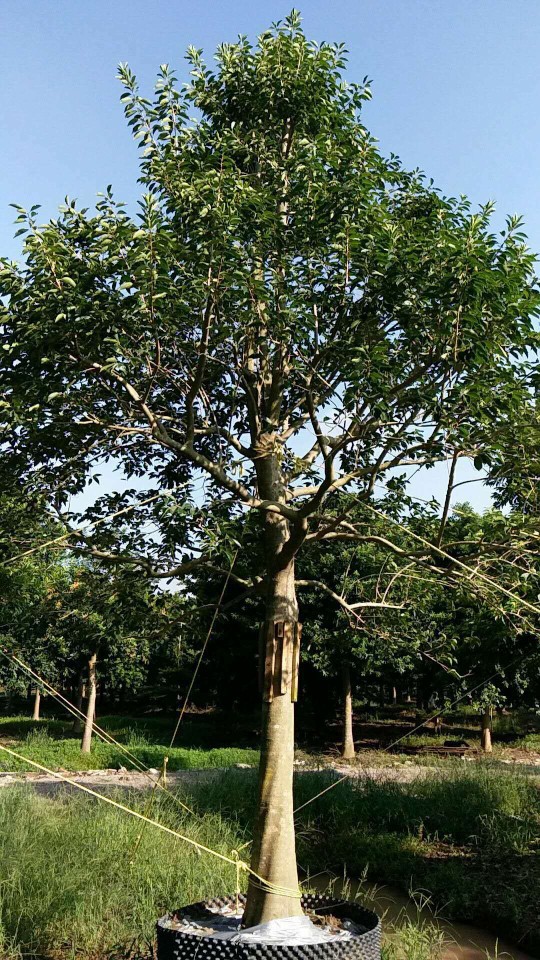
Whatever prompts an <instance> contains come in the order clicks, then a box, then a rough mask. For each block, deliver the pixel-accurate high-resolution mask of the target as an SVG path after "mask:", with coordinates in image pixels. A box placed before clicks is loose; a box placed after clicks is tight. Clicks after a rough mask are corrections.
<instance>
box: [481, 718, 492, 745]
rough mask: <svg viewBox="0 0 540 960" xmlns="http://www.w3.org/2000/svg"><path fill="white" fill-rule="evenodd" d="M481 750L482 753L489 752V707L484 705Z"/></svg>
mask: <svg viewBox="0 0 540 960" xmlns="http://www.w3.org/2000/svg"><path fill="white" fill-rule="evenodd" d="M482 750H483V751H484V753H491V752H492V751H493V747H492V745H491V707H486V709H485V710H484V712H483V714H482Z"/></svg>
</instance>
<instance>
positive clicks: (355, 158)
mask: <svg viewBox="0 0 540 960" xmlns="http://www.w3.org/2000/svg"><path fill="white" fill-rule="evenodd" d="M188 59H189V61H190V66H191V83H190V84H189V86H187V87H181V86H179V85H178V84H177V81H176V77H175V74H174V72H173V71H172V70H171V69H170V68H169V67H168V66H163V67H162V68H161V70H160V74H159V78H158V82H157V87H156V95H155V98H154V99H153V100H152V101H149V100H147V99H145V98H143V97H142V96H141V95H140V94H139V91H138V88H137V84H136V80H135V77H134V76H133V74H132V72H131V71H130V70H129V68H128V67H127V66H122V67H121V69H120V77H121V80H122V83H123V85H124V88H125V93H124V95H123V101H124V104H125V111H126V115H127V118H128V122H129V124H130V125H131V127H132V129H133V132H134V134H135V136H136V138H137V139H138V140H139V142H140V145H141V179H142V183H143V184H144V186H145V188H146V191H147V192H146V193H145V194H144V195H143V196H142V198H141V201H140V211H139V215H138V216H137V217H136V218H132V217H130V216H129V215H128V213H127V212H126V210H125V208H124V206H123V205H122V204H120V203H118V202H116V201H115V199H114V197H113V194H112V191H111V189H110V188H108V189H107V191H106V192H105V194H104V195H103V196H102V197H101V198H100V200H99V202H98V203H97V205H96V211H95V212H90V211H88V210H84V209H82V210H81V209H78V208H77V206H76V204H75V202H74V201H71V200H67V201H66V203H65V205H64V206H63V207H62V208H61V211H60V215H59V217H58V219H56V220H52V221H50V222H49V223H47V224H45V225H44V226H39V225H38V222H37V210H36V208H33V209H31V210H30V211H29V212H26V211H24V210H22V209H21V208H17V211H18V221H19V222H20V223H21V227H20V229H21V231H23V232H25V261H24V263H23V264H22V266H17V265H15V264H11V263H5V264H4V266H3V270H2V275H1V287H2V292H3V293H4V295H5V296H6V302H7V305H6V307H5V308H4V309H3V316H2V346H3V350H2V361H1V363H2V366H1V376H2V389H3V401H2V402H3V418H4V430H5V432H4V434H3V436H4V438H5V440H4V443H5V456H4V458H3V463H4V468H3V469H5V470H7V469H10V470H14V469H16V470H17V471H18V475H19V476H21V477H22V478H23V482H24V484H25V485H26V488H27V489H33V488H35V486H36V485H39V489H40V490H41V491H44V492H45V493H46V494H48V495H49V497H50V500H51V502H54V503H56V504H57V505H58V506H59V507H60V508H62V507H64V508H65V506H66V504H67V498H68V496H69V494H70V493H75V492H77V491H79V490H81V489H82V488H83V487H84V485H85V483H87V482H88V479H89V478H90V477H91V475H92V469H93V467H94V465H95V463H96V462H99V461H103V460H106V459H108V458H111V457H112V458H113V459H114V460H115V461H117V462H118V463H119V464H121V466H122V467H123V469H124V471H125V472H126V474H127V475H128V476H134V475H136V476H139V477H147V478H148V481H149V484H150V485H151V487H152V493H146V494H143V493H140V492H139V493H138V494H134V501H135V502H136V503H138V505H139V507H140V509H137V510H135V509H133V510H131V512H130V513H127V512H125V513H123V515H122V516H121V517H118V516H117V517H116V518H115V519H113V520H111V522H110V523H105V522H103V523H102V524H101V526H100V527H99V529H97V528H94V532H93V533H92V535H91V536H90V535H89V534H88V533H74V535H73V537H72V539H71V540H70V544H71V547H72V548H74V549H76V550H77V551H78V552H79V553H85V552H86V553H88V555H89V556H92V557H93V558H94V559H96V560H99V561H100V562H103V563H107V562H109V563H111V564H116V565H117V564H120V563H122V564H125V565H127V566H128V567H131V568H132V569H134V570H138V571H140V572H141V573H143V574H146V575H148V576H151V577H154V578H165V579H171V578H181V577H184V576H187V577H189V575H190V574H191V573H192V572H193V570H195V569H201V568H202V567H203V566H204V567H206V568H207V569H209V570H213V571H215V568H216V564H215V562H214V561H215V555H216V544H217V543H218V542H223V541H224V540H225V539H227V537H228V536H229V535H230V529H231V528H230V524H229V522H228V519H227V516H226V512H225V511H224V508H223V503H224V502H225V503H228V504H229V505H230V506H231V509H232V512H233V514H234V515H235V516H236V517H239V516H245V515H246V514H248V513H250V512H256V513H258V514H259V515H260V516H261V518H262V521H263V522H262V523H261V537H262V540H263V542H264V561H263V563H262V564H261V566H260V568H259V569H254V570H252V571H251V574H250V576H249V577H246V578H242V580H243V581H244V582H243V583H242V584H241V585H242V586H243V587H244V589H245V592H246V593H248V592H250V591H253V592H254V593H260V592H261V591H262V592H263V593H264V595H265V627H264V636H265V637H266V638H267V675H266V683H265V698H264V702H263V711H262V751H261V763H260V787H259V812H258V817H257V823H256V827H255V834H254V843H253V852H252V869H253V870H254V871H255V872H256V873H257V874H258V875H259V876H260V877H262V878H263V881H264V883H261V882H260V881H258V880H257V881H254V882H250V885H249V889H248V898H247V905H246V911H245V918H244V919H245V922H246V923H248V924H254V923H258V922H261V921H264V920H268V919H270V918H273V917H279V916H285V915H291V914H297V913H299V912H300V909H301V908H300V902H299V899H298V898H297V893H296V891H297V868H296V859H295V844H294V824H293V800H292V775H293V738H294V730H293V726H294V704H293V702H292V700H293V699H294V698H293V696H292V691H291V680H290V675H291V669H290V668H291V664H290V648H291V646H295V645H297V644H298V642H299V629H298V604H297V597H296V589H295V558H296V556H297V554H298V553H299V551H300V550H301V549H305V548H307V547H308V546H309V545H310V544H313V543H317V542H320V541H327V542H328V541H331V540H335V539H337V538H342V539H343V538H344V539H346V540H347V539H354V541H355V542H356V541H358V542H362V541H368V542H369V541H371V540H372V539H373V537H374V536H376V537H377V538H379V534H374V533H372V532H371V527H370V519H369V518H370V514H369V512H368V511H367V509H366V515H365V522H362V523H361V524H358V523H356V524H351V523H349V521H348V518H347V515H346V514H345V515H338V516H335V515H334V514H333V513H332V511H331V510H330V511H329V510H328V509H327V506H326V504H327V500H328V498H329V497H331V495H332V493H335V492H336V491H337V490H340V489H343V488H347V487H349V488H350V489H354V490H355V491H356V494H357V497H358V498H359V499H360V500H362V501H363V502H365V503H366V504H367V503H368V502H369V500H370V499H371V498H372V497H373V494H374V491H375V489H376V485H377V484H384V483H385V482H386V481H389V482H391V483H394V484H395V483H396V482H399V481H396V472H399V471H401V476H402V479H401V484H402V485H404V484H405V483H406V475H407V468H409V467H414V468H419V467H422V466H425V467H428V466H431V465H433V464H434V463H436V462H437V461H440V460H446V459H448V458H453V457H458V456H475V457H479V456H481V455H482V452H483V451H484V450H487V449H489V448H491V447H492V446H493V447H496V446H497V444H498V437H499V434H500V428H501V427H502V426H504V425H505V424H509V425H510V424H512V423H513V422H514V421H515V420H516V418H517V416H518V413H519V412H521V413H522V412H523V408H524V407H525V406H526V405H527V404H528V403H529V402H530V395H529V393H528V391H527V377H528V364H529V361H530V352H529V351H530V350H531V349H532V348H533V347H534V335H533V332H532V324H531V317H532V315H533V314H534V313H535V312H536V311H537V308H538V299H537V294H536V292H535V290H534V287H533V274H532V268H533V258H532V256H531V254H530V253H529V252H528V251H527V249H526V247H525V244H524V242H523V237H522V235H521V233H520V222H519V221H518V220H517V219H515V218H514V219H512V220H510V221H509V222H508V228H507V230H506V231H505V232H504V234H503V235H502V236H495V235H494V234H493V232H492V230H491V226H490V215H491V210H492V207H491V205H486V206H485V207H482V208H480V210H479V211H478V212H472V211H471V208H470V205H469V203H468V202H467V201H466V200H464V199H459V200H455V199H453V198H445V197H443V196H441V195H440V193H438V192H437V191H436V190H435V189H434V188H433V186H432V185H431V184H430V183H429V182H427V181H426V180H425V179H424V178H423V177H422V176H421V175H420V174H419V173H408V172H406V171H404V170H403V169H402V167H401V165H400V163H399V161H398V160H397V158H395V157H391V158H390V159H389V160H385V159H383V158H382V157H381V155H380V154H379V152H378V151H377V149H376V146H375V141H374V140H373V138H372V137H371V136H370V135H369V133H368V132H367V130H366V128H365V127H364V125H363V124H362V122H361V119H360V111H361V108H362V106H363V104H364V102H365V101H366V100H367V99H368V98H369V88H368V86H367V84H363V85H360V86H359V85H355V84H348V83H346V82H345V81H344V79H343V72H342V71H343V67H344V63H345V54H344V49H343V46H341V45H338V46H334V45H330V44H326V43H325V44H321V45H316V44H313V43H311V42H310V41H308V40H307V39H306V37H305V36H304V34H303V33H302V31H301V28H300V22H299V16H298V14H297V13H296V12H293V13H292V14H291V15H290V16H289V17H288V18H287V19H286V20H285V21H284V22H283V23H282V24H278V25H276V26H274V27H273V28H272V30H270V31H267V32H266V33H264V34H262V36H261V37H259V40H258V43H257V45H256V46H255V47H253V46H252V45H251V44H250V43H249V42H248V40H247V39H246V38H244V37H242V38H240V40H239V41H238V43H236V44H232V45H228V44H227V45H222V46H221V47H220V48H219V50H218V54H217V64H218V65H217V68H216V70H215V71H214V72H213V71H211V70H210V69H209V68H207V67H206V66H205V64H204V62H203V60H202V56H201V53H200V51H197V50H194V49H190V51H189V52H188ZM194 108H195V109H196V111H197V119H195V120H193V119H191V117H192V113H193V109H194ZM203 480H204V482H202V481H203ZM201 484H202V486H201ZM156 487H157V488H158V489H159V491H160V493H159V495H156V496H155V498H154V499H153V500H152V501H151V502H150V499H149V498H150V496H153V495H154V494H155V489H156ZM167 492H168V494H167ZM165 494H167V495H165ZM129 502H133V501H129V498H128V497H125V496H117V497H113V498H100V500H99V501H98V503H97V505H96V508H95V510H94V513H93V514H92V516H93V517H94V518H95V517H96V515H98V514H99V515H100V516H101V518H102V519H104V518H105V517H106V516H108V515H109V514H110V513H111V512H113V510H112V508H113V507H114V508H115V509H116V511H118V510H120V509H121V508H126V506H127V504H128V503H129ZM71 519H72V518H70V517H66V516H65V509H64V521H65V522H66V523H68V522H70V520H71ZM131 520H133V521H134V522H130V521H131ZM149 522H151V523H152V524H153V532H152V534H151V535H147V529H148V527H147V523H149ZM156 530H157V531H158V532H157V533H156ZM231 539H232V538H231ZM387 546H388V549H389V550H392V549H393V548H392V544H391V542H390V541H388V542H387ZM236 549H238V547H237V546H235V545H234V544H233V543H232V542H231V544H230V556H231V563H232V560H233V558H234V552H235V550H236ZM240 549H241V547H240ZM226 573H227V570H224V571H223V575H225V574H226ZM231 577H232V578H235V573H234V570H233V571H232V573H231ZM254 633H256V631H254ZM291 638H293V642H292V643H291V642H290V641H291ZM283 651H285V654H286V655H287V656H289V660H288V661H287V656H285V660H286V661H287V662H285V663H284V665H283V670H282V660H283Z"/></svg>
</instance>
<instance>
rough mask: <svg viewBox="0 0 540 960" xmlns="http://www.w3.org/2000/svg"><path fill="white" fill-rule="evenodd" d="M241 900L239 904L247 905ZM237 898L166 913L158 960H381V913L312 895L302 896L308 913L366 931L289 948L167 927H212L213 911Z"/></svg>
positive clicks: (160, 924)
mask: <svg viewBox="0 0 540 960" xmlns="http://www.w3.org/2000/svg"><path fill="white" fill-rule="evenodd" d="M245 899H246V898H245V897H244V896H243V895H240V897H239V902H240V903H241V904H244V903H245ZM235 902H236V897H234V896H232V897H217V898H216V899H215V900H201V901H200V902H199V903H193V904H191V906H188V907H182V908H181V909H180V910H176V911H175V912H174V913H173V914H167V916H165V917H162V918H161V920H158V923H157V960H380V956H381V921H380V919H379V917H378V916H377V914H375V913H372V912H371V910H365V909H364V908H363V907H361V906H359V905H358V904H357V903H354V902H351V901H348V900H338V899H336V898H334V897H325V896H319V895H314V896H312V895H311V894H308V895H306V896H305V897H302V907H303V909H304V911H305V912H306V913H315V914H319V915H321V916H324V914H329V913H331V914H332V916H334V917H337V918H338V919H340V920H345V919H349V920H352V921H353V922H354V923H356V924H358V925H359V926H361V927H363V928H364V932H363V933H361V934H359V935H358V936H355V937H351V939H350V940H341V941H340V940H335V941H334V942H329V943H311V944H294V945H291V946H287V945H286V944H274V943H231V941H230V940H216V939H214V938H213V937H201V936H199V935H198V934H193V933H184V932H183V931H182V930H175V929H174V928H171V927H168V926H166V925H165V922H166V921H167V920H171V919H175V918H181V917H184V916H185V917H191V918H193V919H195V918H196V919H197V920H200V919H208V923H209V925H210V923H211V921H212V918H213V917H214V916H215V914H213V913H212V912H211V908H214V910H215V909H216V908H219V907H223V906H226V905H231V906H232V905H234V904H235Z"/></svg>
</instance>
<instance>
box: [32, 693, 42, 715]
mask: <svg viewBox="0 0 540 960" xmlns="http://www.w3.org/2000/svg"><path fill="white" fill-rule="evenodd" d="M40 704H41V690H40V689H39V687H36V689H35V691H34V711H33V713H32V720H39V708H40Z"/></svg>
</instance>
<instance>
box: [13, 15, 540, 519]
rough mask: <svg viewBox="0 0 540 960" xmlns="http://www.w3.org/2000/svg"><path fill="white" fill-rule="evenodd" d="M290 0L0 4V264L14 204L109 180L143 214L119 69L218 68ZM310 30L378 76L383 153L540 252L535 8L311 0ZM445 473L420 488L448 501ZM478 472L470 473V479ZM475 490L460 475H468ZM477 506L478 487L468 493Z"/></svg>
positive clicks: (359, 72)
mask: <svg viewBox="0 0 540 960" xmlns="http://www.w3.org/2000/svg"><path fill="white" fill-rule="evenodd" d="M291 6H292V3H289V2H282V0H273V2H259V3H254V2H247V0H229V2H227V3H215V2H211V0H198V2H196V3H195V2H193V0H189V2H188V0H168V2H165V0H107V2H105V0H85V2H76V0H0V122H1V130H2V150H1V155H0V254H2V255H7V256H12V257H15V258H16V257H17V256H18V252H19V245H18V241H15V240H14V239H13V233H14V229H15V228H14V227H13V224H12V221H13V219H14V211H13V210H12V209H11V208H10V207H9V203H10V202H16V203H20V204H22V205H23V206H26V207H28V206H30V205H31V204H32V203H41V204H42V213H43V216H44V217H48V216H50V215H53V214H54V211H55V209H56V206H57V205H58V203H60V202H61V201H62V200H63V198H64V196H65V195H66V194H68V195H70V196H72V197H77V198H78V199H79V201H80V202H81V203H84V204H85V205H91V204H92V203H93V200H94V197H95V194H96V192H97V191H98V190H102V189H104V188H105V187H106V185H107V184H108V183H112V184H113V187H114V190H115V193H116V195H117V196H119V197H121V198H122V199H124V200H126V201H127V202H128V204H130V206H131V205H133V204H134V203H135V200H136V197H137V184H136V178H137V152H136V148H135V144H134V143H133V141H132V139H131V135H130V132H129V131H128V129H127V127H126V125H125V122H124V119H123V114H122V109H121V105H120V103H119V96H120V87H119V84H118V81H117V80H116V79H115V74H116V65H117V64H118V62H119V61H128V62H129V64H130V66H131V67H132V69H133V70H134V71H135V73H136V74H137V75H138V77H139V79H140V83H141V86H142V88H143V91H144V90H146V91H148V92H149V91H151V88H152V84H153V81H154V77H155V74H156V72H157V68H158V66H159V64H160V63H164V62H169V63H171V64H173V65H174V66H175V67H176V68H177V72H178V73H179V75H180V76H181V77H182V75H183V74H184V70H185V68H186V65H185V62H184V60H183V53H184V51H185V48H186V47H187V45H188V44H194V45H195V46H197V47H203V48H204V50H205V53H206V55H207V58H208V59H209V60H211V57H212V54H213V51H214V49H215V47H216V45H217V44H218V43H219V42H220V41H222V40H228V41H230V40H234V39H235V37H236V35H237V34H238V33H246V34H248V35H250V36H251V37H254V36H255V35H256V34H257V33H258V32H260V31H261V30H262V29H264V28H265V27H267V26H269V24H270V23H271V22H272V21H273V20H277V19H280V18H281V17H283V16H284V15H286V14H287V13H288V12H289V10H290V8H291ZM300 9H301V11H302V14H303V18H304V28H305V30H306V33H307V34H308V35H309V36H310V37H312V38H313V39H316V40H338V41H344V42H345V44H346V45H347V48H348V50H349V68H348V76H349V77H350V79H356V80H361V79H362V78H363V77H364V76H365V75H366V74H367V75H368V76H369V77H370V78H371V80H372V81H373V101H372V102H371V103H370V104H368V105H367V107H366V110H365V114H364V119H365V122H366V124H367V126H368V127H369V128H370V129H371V131H372V133H373V134H374V135H375V136H376V137H377V138H378V139H379V141H380V144H381V149H382V150H383V152H387V153H388V152H390V151H393V152H394V153H397V154H398V155H399V156H400V157H401V158H402V160H403V162H404V164H405V165H406V166H407V167H416V166H418V167H421V168H422V169H423V170H425V171H426V173H428V174H429V176H431V177H433V179H434V181H435V183H436V185H438V186H439V187H440V188H441V189H442V190H443V191H444V192H445V193H448V194H451V195H456V194H459V193H466V194H468V195H469V196H470V198H471V199H472V200H473V202H475V203H476V202H483V201H485V200H487V199H494V200H495V201H496V202H497V215H496V222H497V223H498V224H501V225H502V222H503V216H504V214H505V213H516V212H517V213H521V214H523V215H524V217H525V221H526V229H527V232H528V234H529V238H530V243H531V246H532V247H533V249H535V250H540V204H539V177H540V110H539V109H538V105H539V104H540V66H539V55H538V50H539V49H540V2H539V0H473V2H471V0H305V2H304V3H303V5H302V6H301V8H300ZM445 473H446V470H445V469H444V470H443V469H442V468H441V470H437V471H431V472H430V473H429V474H427V475H426V478H425V479H424V480H422V481H420V486H419V487H418V492H419V495H421V496H425V495H430V494H431V493H433V492H437V490H438V488H439V486H440V484H441V481H442V478H443V476H444V474H445ZM471 475H475V474H471ZM460 479H465V474H464V473H463V474H461V475H460ZM464 491H467V494H466V495H467V497H468V498H469V499H470V500H471V502H473V503H474V504H476V505H477V506H479V507H480V506H483V505H485V504H486V503H487V495H486V493H485V491H484V490H483V488H482V485H481V484H479V483H475V484H473V485H472V486H470V487H462V488H460V492H459V499H463V498H464Z"/></svg>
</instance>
